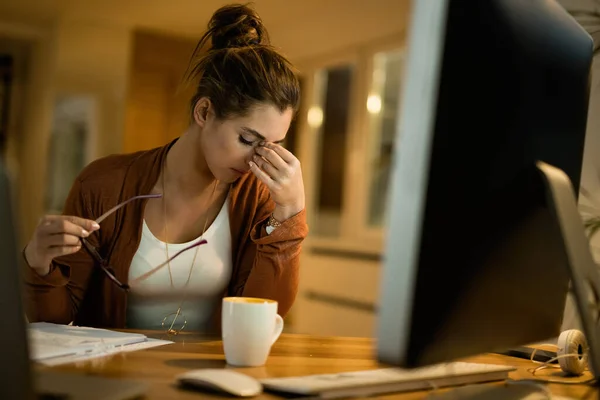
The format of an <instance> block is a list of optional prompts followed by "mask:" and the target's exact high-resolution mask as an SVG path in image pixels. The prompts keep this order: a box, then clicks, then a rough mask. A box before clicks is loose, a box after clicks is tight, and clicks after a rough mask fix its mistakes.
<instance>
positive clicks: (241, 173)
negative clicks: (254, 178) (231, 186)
mask: <svg viewBox="0 0 600 400" xmlns="http://www.w3.org/2000/svg"><path fill="white" fill-rule="evenodd" d="M231 169H232V170H233V171H235V172H237V173H238V174H240V175H244V174H245V173H247V172H248V171H247V170H240V169H237V168H231Z"/></svg>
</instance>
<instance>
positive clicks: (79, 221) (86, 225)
mask: <svg viewBox="0 0 600 400" xmlns="http://www.w3.org/2000/svg"><path fill="white" fill-rule="evenodd" d="M65 219H66V220H67V221H69V222H71V223H73V224H75V225H79V226H80V227H82V228H83V229H85V230H87V231H88V232H93V231H96V230H98V229H100V225H98V224H97V223H96V221H93V220H91V219H85V218H79V217H75V216H73V215H69V216H66V217H65Z"/></svg>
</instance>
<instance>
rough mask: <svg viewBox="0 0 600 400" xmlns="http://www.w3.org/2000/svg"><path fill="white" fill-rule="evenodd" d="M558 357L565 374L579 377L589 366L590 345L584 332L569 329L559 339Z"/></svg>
mask: <svg viewBox="0 0 600 400" xmlns="http://www.w3.org/2000/svg"><path fill="white" fill-rule="evenodd" d="M557 347H558V349H557V350H556V355H557V358H558V364H559V365H560V369H562V370H563V372H565V373H567V374H569V375H575V376H579V375H581V374H583V371H585V369H586V368H587V366H588V363H587V360H588V344H587V340H586V339H585V335H584V334H583V332H581V331H579V330H577V329H569V330H566V331H563V332H561V334H560V336H559V337H558V343H557Z"/></svg>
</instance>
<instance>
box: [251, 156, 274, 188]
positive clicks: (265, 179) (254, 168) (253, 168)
mask: <svg viewBox="0 0 600 400" xmlns="http://www.w3.org/2000/svg"><path fill="white" fill-rule="evenodd" d="M249 164H250V171H252V173H253V174H254V175H255V176H256V177H257V178H258V179H259V180H260V181H262V183H264V184H265V185H267V187H269V188H272V187H273V183H274V182H273V179H271V177H270V176H269V175H267V173H266V172H265V171H263V170H262V169H260V168H258V166H257V165H256V164H255V163H254V162H253V161H250V163H249Z"/></svg>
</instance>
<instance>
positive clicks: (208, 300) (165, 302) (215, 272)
mask: <svg viewBox="0 0 600 400" xmlns="http://www.w3.org/2000/svg"><path fill="white" fill-rule="evenodd" d="M228 205H229V199H227V200H226V201H225V202H224V204H223V207H222V208H221V210H220V211H219V214H218V215H217V218H216V219H215V220H214V222H213V223H212V224H211V225H210V227H208V229H207V230H206V232H205V233H204V235H203V238H204V239H206V241H207V242H208V243H206V244H204V245H201V246H199V247H196V248H195V249H190V250H187V251H185V252H184V253H182V254H181V255H179V256H178V257H177V258H176V259H175V260H173V261H171V274H172V276H173V287H171V281H170V279H169V268H168V267H164V268H162V269H161V270H159V271H158V272H156V273H155V274H154V275H152V276H150V277H149V278H147V279H145V280H143V281H142V282H140V283H139V284H137V285H135V286H134V287H132V288H131V291H130V292H129V295H128V300H127V323H126V326H127V327H128V328H130V329H159V330H161V329H164V327H163V319H164V318H165V316H167V315H169V314H171V313H175V312H176V311H177V308H178V307H179V305H180V304H181V303H182V300H183V304H182V306H181V312H182V314H183V317H185V320H186V321H187V324H186V326H185V331H191V330H194V331H202V330H204V329H205V328H206V327H207V324H209V323H210V321H209V318H210V316H211V315H212V313H213V311H214V310H215V307H216V306H218V304H219V302H220V301H221V297H222V294H223V291H224V290H225V288H226V286H227V285H228V284H229V280H230V278H231V264H232V260H231V232H230V228H229V211H228V210H229V207H228ZM198 239H199V238H197V239H194V240H192V241H190V242H187V243H178V244H169V246H168V250H169V256H170V257H172V256H173V255H174V254H175V253H177V252H178V251H179V250H181V249H183V248H185V247H187V246H189V245H190V244H192V243H193V242H195V241H196V240H198ZM196 249H197V250H198V253H197V255H196V258H195V261H194V268H193V270H192V274H191V278H190V281H189V283H188V285H187V291H184V287H185V284H186V281H187V279H188V276H189V274H190V267H191V264H192V260H194V254H195V252H196ZM165 250H166V248H165V243H164V242H162V241H160V240H158V239H157V238H156V237H155V236H154V235H153V234H152V232H151V231H150V229H148V226H147V225H146V221H144V222H143V227H142V237H141V240H140V244H139V247H138V249H137V252H136V253H135V255H134V256H133V260H132V261H131V266H130V268H129V280H133V279H135V278H136V277H138V276H140V275H142V274H143V273H144V272H147V271H148V270H150V269H152V268H153V267H155V266H157V265H158V264H160V263H162V262H164V261H165V260H166V259H167V257H166V251H165ZM184 297H185V298H184ZM171 318H172V317H171ZM182 324H183V318H182V317H181V316H180V317H179V319H178V320H177V323H176V324H175V325H174V326H173V328H180V327H181V325H182ZM169 326H170V323H167V322H166V321H165V327H167V328H168V327H169Z"/></svg>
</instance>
